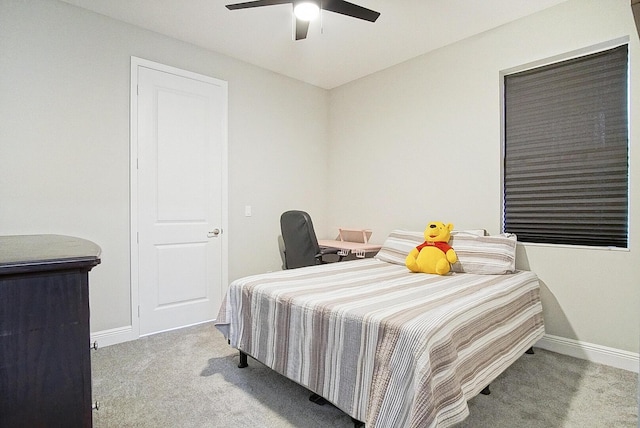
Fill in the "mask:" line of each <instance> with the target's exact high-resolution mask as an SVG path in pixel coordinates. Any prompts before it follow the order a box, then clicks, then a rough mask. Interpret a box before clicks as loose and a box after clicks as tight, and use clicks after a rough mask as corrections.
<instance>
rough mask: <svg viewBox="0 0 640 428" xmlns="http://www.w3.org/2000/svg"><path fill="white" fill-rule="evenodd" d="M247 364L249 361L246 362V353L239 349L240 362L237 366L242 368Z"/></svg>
mask: <svg viewBox="0 0 640 428" xmlns="http://www.w3.org/2000/svg"><path fill="white" fill-rule="evenodd" d="M248 366H249V363H247V354H245V353H244V352H242V351H240V362H239V363H238V368H240V369H243V368H245V367H248Z"/></svg>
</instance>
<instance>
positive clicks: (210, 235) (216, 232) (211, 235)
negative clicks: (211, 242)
mask: <svg viewBox="0 0 640 428" xmlns="http://www.w3.org/2000/svg"><path fill="white" fill-rule="evenodd" d="M220 232H221V230H220V229H218V228H217V227H216V228H215V229H213V230H212V231H211V232H207V238H215V237H217V236H218V235H220Z"/></svg>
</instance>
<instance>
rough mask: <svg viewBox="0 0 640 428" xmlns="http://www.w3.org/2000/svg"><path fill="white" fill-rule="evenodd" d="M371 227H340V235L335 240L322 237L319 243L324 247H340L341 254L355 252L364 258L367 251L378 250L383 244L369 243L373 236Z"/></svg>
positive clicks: (357, 255)
mask: <svg viewBox="0 0 640 428" xmlns="http://www.w3.org/2000/svg"><path fill="white" fill-rule="evenodd" d="M371 233H372V232H371V230H369V229H345V228H339V229H338V236H337V238H336V239H335V240H331V239H320V240H318V244H319V245H320V246H322V247H332V248H338V249H339V250H340V251H339V252H338V254H339V255H341V256H348V255H349V253H353V254H355V256H356V257H358V258H364V257H366V255H367V252H377V251H378V250H380V248H381V247H382V245H378V244H369V238H370V237H371Z"/></svg>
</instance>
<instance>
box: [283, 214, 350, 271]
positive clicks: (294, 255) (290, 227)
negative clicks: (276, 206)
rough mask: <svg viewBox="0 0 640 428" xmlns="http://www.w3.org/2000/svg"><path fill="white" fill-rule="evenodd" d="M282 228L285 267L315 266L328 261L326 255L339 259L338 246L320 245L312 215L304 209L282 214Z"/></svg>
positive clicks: (335, 259)
mask: <svg viewBox="0 0 640 428" xmlns="http://www.w3.org/2000/svg"><path fill="white" fill-rule="evenodd" d="M280 230H281V231H282V240H283V241H284V261H285V266H284V267H285V269H295V268H299V267H303V266H313V265H317V264H321V263H327V262H329V260H327V259H326V258H325V257H324V256H326V255H329V254H333V255H335V257H334V260H333V261H339V260H340V259H341V257H340V256H339V255H338V251H339V250H338V249H337V248H328V247H320V246H319V245H318V239H317V238H316V232H315V231H314V230H313V222H312V221H311V217H310V216H309V214H307V213H306V212H304V211H296V210H293V211H286V212H284V213H282V215H281V216H280Z"/></svg>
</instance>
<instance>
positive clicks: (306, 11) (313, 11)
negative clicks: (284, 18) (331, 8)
mask: <svg viewBox="0 0 640 428" xmlns="http://www.w3.org/2000/svg"><path fill="white" fill-rule="evenodd" d="M319 13H320V6H318V4H317V3H315V2H312V1H301V2H298V3H296V4H295V6H294V7H293V14H294V15H295V16H296V18H298V19H299V20H301V21H313V20H314V19H316V18H317V16H318V14H319Z"/></svg>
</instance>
